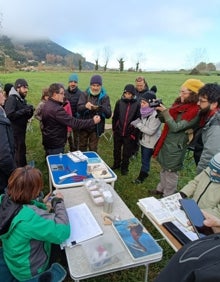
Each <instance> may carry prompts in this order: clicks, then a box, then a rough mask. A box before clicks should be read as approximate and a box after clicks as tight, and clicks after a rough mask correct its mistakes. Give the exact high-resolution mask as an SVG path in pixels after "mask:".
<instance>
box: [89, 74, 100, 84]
mask: <svg viewBox="0 0 220 282" xmlns="http://www.w3.org/2000/svg"><path fill="white" fill-rule="evenodd" d="M92 84H99V85H102V77H101V75H98V74H96V75H93V76H92V77H91V79H90V85H92Z"/></svg>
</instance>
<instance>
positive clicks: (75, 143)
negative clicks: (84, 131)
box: [65, 73, 83, 151]
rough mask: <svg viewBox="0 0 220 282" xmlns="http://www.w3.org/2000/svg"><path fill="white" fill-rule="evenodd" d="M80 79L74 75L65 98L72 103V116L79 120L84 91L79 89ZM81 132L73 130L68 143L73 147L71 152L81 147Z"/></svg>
mask: <svg viewBox="0 0 220 282" xmlns="http://www.w3.org/2000/svg"><path fill="white" fill-rule="evenodd" d="M78 82H79V78H78V75H77V74H76V73H72V74H71V75H70V76H69V79H68V87H67V89H66V90H65V97H66V99H67V100H68V101H69V102H70V106H71V110H72V115H73V116H74V117H75V118H78V113H77V104H78V101H79V97H80V95H82V93H83V92H82V91H81V90H80V89H79V87H78ZM78 139H79V132H78V130H77V129H73V130H72V132H71V134H70V135H69V136H68V142H69V145H70V147H71V151H76V150H78V147H79V140H78Z"/></svg>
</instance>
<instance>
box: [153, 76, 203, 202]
mask: <svg viewBox="0 0 220 282" xmlns="http://www.w3.org/2000/svg"><path fill="white" fill-rule="evenodd" d="M203 85H204V83H203V82H202V81H200V80H198V79H187V80H186V81H185V82H184V83H183V84H182V85H181V87H180V91H179V97H177V98H176V100H175V101H174V103H173V104H172V106H171V107H170V108H169V109H167V108H166V107H165V106H164V105H163V104H160V106H159V107H156V110H157V111H158V117H159V119H160V120H161V122H164V123H165V124H164V127H163V131H162V134H161V136H160V138H159V140H158V142H157V144H156V146H155V150H154V154H153V157H154V158H156V159H157V161H158V162H159V164H160V166H161V171H160V182H159V183H158V185H157V187H156V190H155V191H154V192H153V193H155V194H158V195H161V196H164V197H166V196H169V195H171V194H173V193H175V192H176V191H177V184H178V173H179V171H180V170H181V169H182V167H183V161H184V157H185V154H186V150H187V147H188V141H189V137H188V131H189V129H192V128H194V127H196V125H197V123H198V121H199V117H198V114H199V106H198V99H199V97H198V91H199V89H200V88H201V87H202V86H203Z"/></svg>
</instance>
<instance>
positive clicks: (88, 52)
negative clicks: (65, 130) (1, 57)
mask: <svg viewBox="0 0 220 282" xmlns="http://www.w3.org/2000/svg"><path fill="white" fill-rule="evenodd" d="M219 10H220V2H219V1H218V0H210V1H209V2H208V3H207V1H205V0H194V1H191V0H183V1H175V0H171V1H169V2H166V1H163V0H158V1H154V2H149V1H146V0H139V1H138V2H136V1H135V0H127V1H126V2H124V1H120V0H112V1H102V0H93V1H88V0H81V1H79V2H77V3H76V2H75V1H71V0H63V1H62V3H61V2H58V1H57V2H56V1H52V0H46V1H45V0H44V1H43V0H38V1H29V0H19V1H14V0H7V1H4V2H3V3H1V4H0V11H1V13H2V30H1V32H2V33H3V34H6V35H8V36H17V37H22V38H45V37H47V38H50V39H51V40H54V41H55V42H57V43H58V44H60V45H62V46H63V47H65V48H67V49H69V50H71V51H73V52H77V53H81V54H82V55H84V56H85V57H86V59H87V60H90V61H92V62H94V61H95V59H96V57H97V54H98V53H99V58H100V59H99V60H100V61H101V62H102V61H104V58H103V56H102V55H101V53H103V50H104V48H105V47H106V46H107V47H108V48H110V49H111V51H112V52H111V53H112V55H111V59H110V62H109V65H110V66H115V67H118V62H117V59H118V58H119V57H124V58H125V59H126V63H125V65H126V67H131V66H133V67H134V66H135V61H136V58H137V54H140V53H141V54H144V57H145V60H142V61H143V62H144V63H145V66H144V67H143V68H145V67H146V68H148V66H149V65H150V66H151V68H158V69H170V68H175V69H179V68H183V67H188V66H187V62H186V61H187V60H186V57H187V54H190V53H192V50H193V49H195V48H205V49H206V50H207V54H208V57H209V58H210V59H211V60H214V61H215V62H217V61H220V57H219V51H218V48H217V47H215V46H218V43H219V39H218V35H219V31H220V30H219V29H220V24H219V21H220V20H219V15H218V14H219Z"/></svg>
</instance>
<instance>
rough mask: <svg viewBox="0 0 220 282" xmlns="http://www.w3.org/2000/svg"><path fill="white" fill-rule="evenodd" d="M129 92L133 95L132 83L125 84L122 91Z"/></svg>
mask: <svg viewBox="0 0 220 282" xmlns="http://www.w3.org/2000/svg"><path fill="white" fill-rule="evenodd" d="M126 92H130V93H131V94H132V95H135V87H134V85H133V84H127V85H125V88H124V91H123V93H126Z"/></svg>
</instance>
